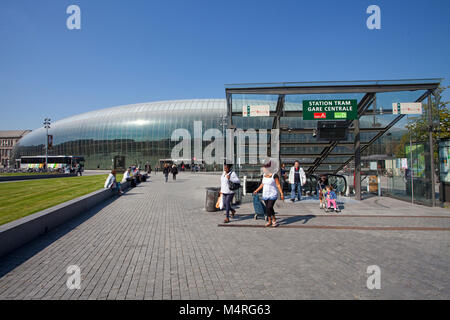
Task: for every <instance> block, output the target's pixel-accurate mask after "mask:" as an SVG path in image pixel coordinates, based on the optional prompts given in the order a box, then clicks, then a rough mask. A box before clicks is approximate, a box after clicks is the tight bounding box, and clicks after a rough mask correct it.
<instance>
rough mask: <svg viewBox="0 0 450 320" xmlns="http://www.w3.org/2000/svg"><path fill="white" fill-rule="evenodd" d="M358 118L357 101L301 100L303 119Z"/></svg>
mask: <svg viewBox="0 0 450 320" xmlns="http://www.w3.org/2000/svg"><path fill="white" fill-rule="evenodd" d="M357 118H358V101H357V100H356V99H346V100H303V120H355V119H357Z"/></svg>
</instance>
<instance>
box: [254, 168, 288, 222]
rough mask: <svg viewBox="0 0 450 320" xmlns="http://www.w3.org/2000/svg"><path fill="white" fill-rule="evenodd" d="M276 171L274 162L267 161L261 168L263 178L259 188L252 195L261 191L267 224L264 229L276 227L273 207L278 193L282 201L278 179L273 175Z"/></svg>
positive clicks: (281, 191) (282, 196) (281, 190)
mask: <svg viewBox="0 0 450 320" xmlns="http://www.w3.org/2000/svg"><path fill="white" fill-rule="evenodd" d="M276 171H278V166H276V165H274V160H270V161H268V162H267V163H266V164H265V165H263V167H262V172H263V177H262V180H261V184H260V186H259V187H258V188H257V189H256V190H255V191H253V194H257V193H258V192H259V190H261V189H263V194H262V199H263V200H264V203H265V205H266V216H267V219H268V221H267V223H266V227H269V226H272V227H276V226H278V224H277V219H276V218H275V211H274V210H273V206H274V205H275V201H277V199H278V192H279V193H280V198H281V200H284V195H283V189H281V184H280V178H279V177H278V175H277V174H276V173H275V172H276Z"/></svg>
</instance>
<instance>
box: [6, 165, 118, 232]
mask: <svg viewBox="0 0 450 320" xmlns="http://www.w3.org/2000/svg"><path fill="white" fill-rule="evenodd" d="M107 176H108V175H95V176H83V177H70V178H52V179H40V180H30V181H18V182H4V183H0V225H2V224H5V223H8V222H11V221H14V220H16V219H19V218H22V217H25V216H27V215H29V214H32V213H35V212H37V211H40V210H44V209H47V208H50V207H52V206H55V205H57V204H59V203H62V202H65V201H68V200H71V199H74V198H77V197H80V196H82V195H85V194H87V193H90V192H93V191H95V190H98V189H101V188H103V185H104V183H105V180H106V177H107ZM117 180H118V181H120V180H122V175H121V174H118V175H117Z"/></svg>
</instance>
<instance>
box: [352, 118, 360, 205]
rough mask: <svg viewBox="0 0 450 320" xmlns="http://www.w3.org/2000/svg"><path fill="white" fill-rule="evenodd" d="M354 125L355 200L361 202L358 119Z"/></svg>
mask: <svg viewBox="0 0 450 320" xmlns="http://www.w3.org/2000/svg"><path fill="white" fill-rule="evenodd" d="M353 124H354V131H353V134H354V138H355V141H354V147H355V186H354V187H355V199H356V200H358V201H359V200H361V144H360V134H359V119H356V120H354V121H353Z"/></svg>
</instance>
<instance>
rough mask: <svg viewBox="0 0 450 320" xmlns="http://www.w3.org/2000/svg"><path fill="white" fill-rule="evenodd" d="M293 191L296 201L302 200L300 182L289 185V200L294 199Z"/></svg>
mask: <svg viewBox="0 0 450 320" xmlns="http://www.w3.org/2000/svg"><path fill="white" fill-rule="evenodd" d="M295 191H297V193H298V201H300V200H302V184H301V183H300V182H295V183H293V184H291V199H295Z"/></svg>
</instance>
